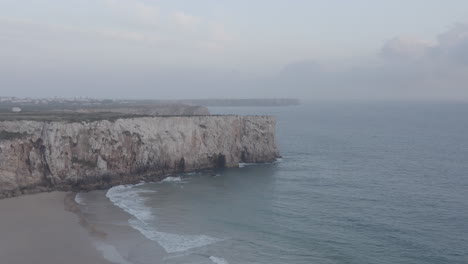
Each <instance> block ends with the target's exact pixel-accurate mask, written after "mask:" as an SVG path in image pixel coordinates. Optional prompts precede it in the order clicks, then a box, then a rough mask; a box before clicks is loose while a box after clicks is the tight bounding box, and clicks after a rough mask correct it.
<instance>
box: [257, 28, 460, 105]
mask: <svg viewBox="0 0 468 264" xmlns="http://www.w3.org/2000/svg"><path fill="white" fill-rule="evenodd" d="M378 55H379V56H378V58H377V59H375V60H371V61H369V62H363V61H356V62H355V63H354V65H351V66H350V67H347V68H339V67H338V68H336V67H329V68H327V67H325V65H321V64H319V63H317V62H315V61H314V60H306V61H300V62H296V63H292V64H289V65H286V66H285V67H284V68H283V69H282V70H281V71H280V72H279V73H278V74H277V75H276V76H275V77H274V78H272V79H271V80H270V81H268V82H267V83H266V84H267V85H268V86H270V87H273V89H274V93H278V94H280V95H281V96H287V94H288V93H291V94H300V93H305V94H307V95H308V97H311V98H315V99H317V100H322V99H326V100H336V99H338V100H341V99H342V100H350V99H352V100H464V101H468V88H467V87H468V86H467V85H468V25H466V24H458V25H455V26H453V27H451V28H450V29H448V30H447V31H445V32H443V33H441V34H440V35H438V37H437V38H436V39H435V40H425V39H421V38H417V37H396V38H393V39H391V40H389V41H387V42H385V43H384V44H383V46H382V48H381V49H380V52H379V54H378ZM330 68H331V69H332V70H329V69H330ZM333 69H334V70H333ZM285 88H287V89H285ZM272 92H273V91H272Z"/></svg>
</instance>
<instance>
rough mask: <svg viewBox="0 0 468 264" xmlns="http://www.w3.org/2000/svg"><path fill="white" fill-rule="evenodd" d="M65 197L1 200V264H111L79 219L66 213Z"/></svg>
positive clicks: (44, 194) (47, 195)
mask: <svg viewBox="0 0 468 264" xmlns="http://www.w3.org/2000/svg"><path fill="white" fill-rule="evenodd" d="M65 198H66V194H65V193H61V192H54V193H42V194H37V195H28V196H22V197H17V198H11V199H4V200H0V263H8V264H29V263H44V264H63V263H67V264H83V263H96V264H109V263H110V262H108V261H106V260H105V259H104V257H103V256H102V254H101V253H100V252H99V251H97V249H96V248H95V244H94V243H95V241H94V239H93V238H92V236H91V234H90V232H89V230H87V229H86V228H83V226H82V225H80V218H79V216H78V215H76V214H74V213H72V212H70V211H66V210H65V203H64V201H65Z"/></svg>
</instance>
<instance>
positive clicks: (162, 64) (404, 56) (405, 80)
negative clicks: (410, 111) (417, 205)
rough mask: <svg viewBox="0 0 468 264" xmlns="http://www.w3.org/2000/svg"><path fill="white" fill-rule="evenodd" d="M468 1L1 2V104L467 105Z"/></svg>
mask: <svg viewBox="0 0 468 264" xmlns="http://www.w3.org/2000/svg"><path fill="white" fill-rule="evenodd" d="M467 10H468V1H466V0H451V1H443V0H392V1H388V0H349V1H343V0H268V1H267V0H249V1H248V0H230V1H227V0H224V1H223V0H197V1H194V0H165V1H163V0H67V1H63V0H21V1H18V0H0V96H20V97H54V96H58V97H97V98H133V99H185V98H250V97H267V98H272V97H295V98H301V99H310V100H431V101H434V100H436V101H438V100H443V101H445V100H451V101H453V100H456V101H468V11H467Z"/></svg>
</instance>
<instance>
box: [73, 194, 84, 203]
mask: <svg viewBox="0 0 468 264" xmlns="http://www.w3.org/2000/svg"><path fill="white" fill-rule="evenodd" d="M75 202H76V203H77V204H79V205H86V202H85V199H84V198H83V193H77V194H76V195H75Z"/></svg>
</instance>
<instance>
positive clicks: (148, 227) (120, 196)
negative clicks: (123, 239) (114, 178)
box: [106, 185, 221, 253]
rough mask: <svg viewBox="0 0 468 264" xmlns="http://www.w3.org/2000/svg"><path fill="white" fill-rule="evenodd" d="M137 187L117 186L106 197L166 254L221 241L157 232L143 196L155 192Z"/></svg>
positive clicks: (204, 236) (134, 226)
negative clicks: (130, 216) (127, 214)
mask: <svg viewBox="0 0 468 264" xmlns="http://www.w3.org/2000/svg"><path fill="white" fill-rule="evenodd" d="M137 186H138V185H133V186H132V185H127V186H116V187H113V188H111V189H110V190H109V191H108V192H107V194H106V196H107V197H108V198H109V200H111V202H112V203H114V204H115V205H116V206H118V207H120V208H121V209H122V210H124V211H125V212H127V213H129V214H130V215H132V216H133V217H134V218H132V219H130V220H129V221H128V222H129V224H130V226H131V227H132V228H134V229H136V230H138V231H139V232H140V233H141V234H143V235H144V236H145V237H146V238H148V239H150V240H152V241H155V242H157V243H158V244H160V245H161V246H162V247H163V248H164V250H165V251H166V252H168V253H176V252H182V251H186V250H190V249H193V248H198V247H203V246H207V245H210V244H213V243H216V242H219V241H221V239H218V238H213V237H209V236H206V235H181V234H171V233H166V232H161V231H159V230H157V229H156V227H155V226H154V222H155V220H156V217H155V216H154V215H153V214H152V213H151V208H149V207H147V206H146V205H145V201H146V198H144V197H143V196H142V194H144V193H148V192H154V191H148V190H142V189H138V188H135V187H137Z"/></svg>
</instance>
